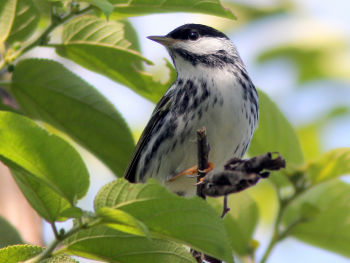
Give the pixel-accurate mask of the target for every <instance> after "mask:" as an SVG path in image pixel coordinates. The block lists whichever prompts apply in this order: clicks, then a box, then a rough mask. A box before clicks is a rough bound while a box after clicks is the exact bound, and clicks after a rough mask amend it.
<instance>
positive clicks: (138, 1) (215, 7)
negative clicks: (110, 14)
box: [111, 0, 236, 19]
mask: <svg viewBox="0 0 350 263" xmlns="http://www.w3.org/2000/svg"><path fill="white" fill-rule="evenodd" d="M111 3H112V4H114V6H115V9H114V13H115V14H116V15H118V16H119V17H120V16H131V15H145V14H154V13H170V12H190V13H202V14H208V15H214V16H220V17H224V18H230V19H235V18H236V17H235V15H234V14H233V13H232V11H231V10H228V9H225V8H223V7H222V5H221V4H220V1H219V0H166V1H163V0H152V1H144V0H133V1H128V0H111Z"/></svg>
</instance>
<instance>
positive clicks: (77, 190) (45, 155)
mask: <svg viewBox="0 0 350 263" xmlns="http://www.w3.org/2000/svg"><path fill="white" fill-rule="evenodd" d="M0 159H1V161H3V162H4V163H5V164H6V165H7V166H9V167H10V168H11V170H12V171H13V172H14V175H15V179H16V180H17V181H18V182H19V186H20V187H21V189H22V191H23V193H24V194H25V196H26V197H27V199H28V201H29V202H30V203H31V204H32V205H33V207H34V208H35V209H37V206H40V207H41V209H40V210H37V211H38V212H39V213H40V215H41V216H43V217H44V218H45V219H47V220H48V221H50V222H52V221H54V220H55V219H57V218H59V217H60V213H61V212H62V211H63V209H67V208H69V206H73V205H74V204H75V203H76V202H77V200H78V199H80V198H82V197H83V196H84V195H85V194H86V192H87V190H88V187H89V176H88V172H87V169H86V167H85V165H84V163H83V161H82V159H81V157H80V155H79V154H78V152H76V150H75V149H74V148H73V147H71V146H70V145H69V144H68V143H67V142H65V141H64V140H62V139H61V138H59V137H58V136H55V135H52V134H49V133H48V132H47V131H45V130H44V129H42V128H40V127H39V126H37V125H36V124H35V123H34V122H33V121H31V120H30V119H28V118H26V117H23V116H21V115H18V114H15V113H11V112H0ZM24 188H25V189H24ZM29 193H30V196H28V194H29ZM33 199H35V200H36V204H33V202H32V201H33ZM53 204H56V205H55V206H54V205H53ZM58 207H59V208H60V209H58ZM43 210H45V211H47V213H45V214H42V213H41V212H42V211H43Z"/></svg>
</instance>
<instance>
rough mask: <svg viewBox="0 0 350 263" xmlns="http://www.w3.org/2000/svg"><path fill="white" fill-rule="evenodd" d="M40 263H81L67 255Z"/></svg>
mask: <svg viewBox="0 0 350 263" xmlns="http://www.w3.org/2000/svg"><path fill="white" fill-rule="evenodd" d="M40 263H79V261H77V260H75V259H73V258H71V257H70V256H67V255H57V256H53V257H50V258H48V259H44V260H42V261H40Z"/></svg>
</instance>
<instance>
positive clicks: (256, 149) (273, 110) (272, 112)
mask: <svg viewBox="0 0 350 263" xmlns="http://www.w3.org/2000/svg"><path fill="white" fill-rule="evenodd" d="M259 104H260V113H259V114H260V116H259V126H258V128H257V130H256V132H255V133H254V136H253V139H252V142H251V144H250V147H249V149H248V153H249V155H250V156H255V155H259V154H263V153H266V152H279V153H280V154H281V155H282V156H283V157H284V158H285V159H286V164H287V169H288V168H292V167H293V166H297V165H300V164H302V162H303V153H302V151H301V147H300V143H299V139H298V136H297V134H296V132H295V130H294V129H293V127H292V125H291V124H290V123H289V121H288V120H287V119H286V117H285V116H284V115H283V114H282V113H281V111H280V110H279V109H278V107H277V105H276V104H275V103H274V102H273V101H271V99H270V98H269V97H268V96H267V95H266V94H265V93H264V92H263V91H261V90H259ZM270 180H272V182H273V183H274V184H275V185H276V186H278V187H283V186H288V185H289V184H290V183H289V180H288V178H287V177H286V176H284V175H283V174H282V173H281V172H277V173H274V174H273V175H272V176H270Z"/></svg>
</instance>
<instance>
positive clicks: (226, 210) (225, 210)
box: [221, 195, 230, 218]
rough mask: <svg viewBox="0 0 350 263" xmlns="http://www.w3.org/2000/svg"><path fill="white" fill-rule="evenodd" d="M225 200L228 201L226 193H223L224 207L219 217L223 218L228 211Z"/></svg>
mask: <svg viewBox="0 0 350 263" xmlns="http://www.w3.org/2000/svg"><path fill="white" fill-rule="evenodd" d="M227 201H228V200H227V195H224V208H223V209H222V214H221V218H224V217H225V215H226V214H227V213H228V212H229V211H230V208H229V207H228V204H227Z"/></svg>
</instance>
